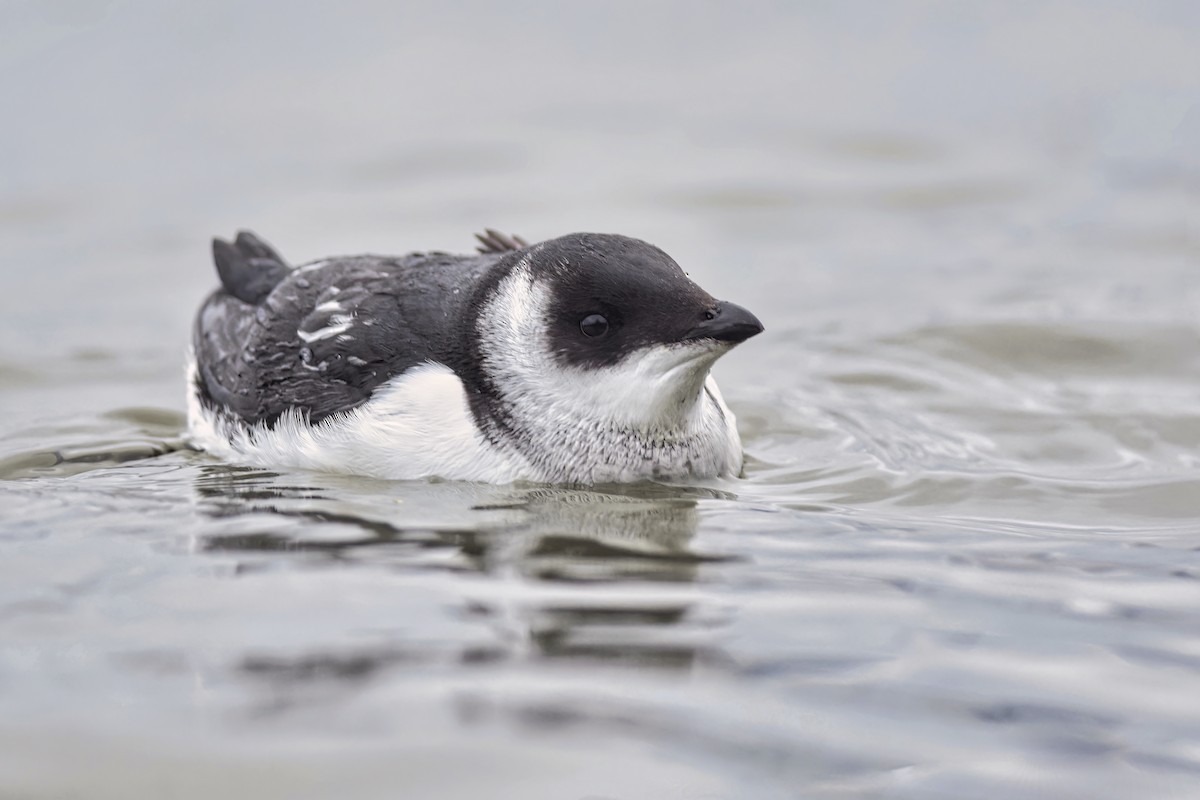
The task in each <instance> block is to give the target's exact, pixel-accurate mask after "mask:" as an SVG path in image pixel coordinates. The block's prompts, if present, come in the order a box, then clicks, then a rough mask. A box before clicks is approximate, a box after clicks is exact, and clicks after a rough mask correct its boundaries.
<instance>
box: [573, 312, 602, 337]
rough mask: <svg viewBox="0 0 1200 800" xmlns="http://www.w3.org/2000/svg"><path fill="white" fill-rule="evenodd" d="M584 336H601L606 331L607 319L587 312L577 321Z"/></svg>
mask: <svg viewBox="0 0 1200 800" xmlns="http://www.w3.org/2000/svg"><path fill="white" fill-rule="evenodd" d="M579 330H581V331H583V335H584V336H603V335H604V334H605V333H607V332H608V320H607V319H605V318H604V317H603V316H602V315H600V314H588V315H587V316H586V317H584V318H583V320H582V321H581V322H580V323H579Z"/></svg>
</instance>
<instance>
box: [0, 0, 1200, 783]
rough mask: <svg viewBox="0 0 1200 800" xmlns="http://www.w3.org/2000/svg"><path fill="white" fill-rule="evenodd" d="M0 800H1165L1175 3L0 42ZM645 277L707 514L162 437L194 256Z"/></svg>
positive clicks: (1181, 609)
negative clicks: (473, 259) (669, 328)
mask: <svg viewBox="0 0 1200 800" xmlns="http://www.w3.org/2000/svg"><path fill="white" fill-rule="evenodd" d="M0 67H2V69H0V107H2V108H3V109H4V112H5V113H4V118H5V121H4V124H3V125H0V169H2V175H0V177H2V180H0V264H2V266H0V269H2V272H0V304H2V305H0V310H2V312H3V313H2V314H0V474H2V476H3V478H4V480H2V481H0V508H2V509H3V514H2V517H0V796H4V797H23V798H26V797H92V798H104V797H112V798H130V797H167V796H171V797H206V796H211V795H213V794H215V793H223V794H225V795H227V796H229V795H232V796H244V797H256V798H271V797H280V798H283V797H288V798H299V797H329V796H334V795H337V796H347V797H362V798H366V797H413V798H425V797H429V798H434V797H436V798H485V797H487V798H490V797H507V796H520V797H523V798H526V800H536V798H581V799H582V798H589V800H600V798H605V799H606V800H607V799H611V798H646V797H654V798H797V797H805V798H811V797H893V798H976V797H978V798H997V797H1062V798H1068V797H1070V798H1079V797H1087V798H1129V797H1155V798H1193V797H1197V796H1200V326H1198V324H1197V323H1198V321H1200V320H1198V309H1200V6H1197V5H1196V4H1195V3H1191V2H1187V1H1186V0H1179V1H1178V2H1138V3H1126V2H1106V1H1104V0H1095V1H1094V2H1088V1H1085V0H1077V1H1074V2H1048V3H1025V2H1015V3H989V4H984V3H972V4H964V3H950V2H944V3H939V2H916V1H915V0H910V1H907V2H895V3H873V2H837V3H834V2H815V1H814V2H786V3H785V2H774V3H772V2H763V3H753V4H731V3H724V4H717V3H698V2H693V3H683V2H656V3H652V4H651V3H630V2H613V3H607V4H583V3H562V4H551V3H531V2H509V3H505V4H490V3H482V2H464V3H425V2H406V3H385V2H370V1H365V2H347V3H341V4H337V5H336V6H334V5H332V4H329V5H327V6H326V7H325V8H324V9H321V10H317V9H313V8H310V7H304V8H302V7H301V6H300V5H297V4H291V3H283V2H278V0H271V1H268V2H256V3H233V2H225V1H221V2H207V3H203V4H199V3H194V4H185V3H151V2H139V1H137V0H131V1H130V2H113V3H103V2H88V1H87V0H78V1H76V2H60V3H53V4H51V3H40V2H7V3H4V4H0ZM484 225H489V226H495V227H499V228H501V229H504V230H511V231H514V232H517V233H519V234H521V235H524V236H525V237H527V238H530V239H542V238H549V237H552V236H556V235H559V234H562V233H565V232H568V231H572V230H599V231H610V232H620V233H625V234H628V235H633V236H639V237H641V238H644V239H647V240H649V241H651V242H654V243H655V244H658V245H660V246H661V247H663V248H664V249H666V250H667V251H668V252H669V253H671V254H672V255H674V256H675V257H676V259H677V260H678V261H679V262H680V263H681V264H682V265H684V268H685V269H687V270H689V272H690V273H691V274H692V276H693V277H694V278H696V279H697V280H698V282H699V283H701V284H702V285H703V286H705V288H707V289H709V290H710V291H711V292H712V293H713V294H715V295H716V296H718V297H726V298H729V299H731V300H735V301H737V302H739V303H742V304H744V305H746V306H748V307H749V308H751V309H752V310H754V311H755V312H756V313H757V314H758V315H759V316H760V317H761V318H762V319H763V320H764V322H765V323H766V325H767V333H766V334H764V335H763V336H761V337H759V338H756V339H754V340H753V341H751V342H749V343H747V344H746V345H745V346H743V347H741V348H739V349H738V350H737V351H735V352H734V353H733V354H732V355H731V356H729V357H728V358H727V359H725V361H724V362H723V363H721V364H720V365H719V367H718V370H717V372H718V377H719V378H720V379H721V381H722V387H723V389H724V392H725V395H726V397H727V398H728V400H729V402H730V405H731V406H732V407H733V409H734V411H735V412H736V413H737V414H738V415H739V419H740V422H741V428H742V431H743V438H744V440H745V442H746V445H747V450H748V465H747V470H746V477H745V479H744V480H739V481H731V482H715V483H710V484H706V485H703V486H690V487H689V486H660V485H647V486H636V487H596V488H595V489H592V490H584V489H568V488H561V487H543V486H497V487H494V486H479V485H469V484H453V483H439V482H428V483H386V482H377V481H369V480H363V479H358V478H350V477H336V476H322V475H314V474H305V473H293V474H274V473H268V472H263V471H255V470H246V469H239V468H236V467H231V466H227V465H222V464H220V463H218V462H216V461H214V460H212V459H210V458H208V457H207V456H205V455H203V454H198V453H195V452H191V451H189V450H186V449H180V445H181V435H182V424H183V418H182V408H183V382H182V371H183V367H182V356H183V350H184V347H185V344H186V341H187V338H188V330H189V326H190V323H191V317H192V314H193V313H194V310H195V308H196V307H197V305H198V303H199V301H200V300H201V298H202V297H203V295H204V294H205V293H206V292H207V291H209V290H210V289H211V288H212V287H213V286H214V284H215V277H214V274H213V270H212V267H211V264H210V261H209V254H208V239H209V237H210V236H212V235H214V234H221V235H229V234H231V233H232V232H233V231H234V230H235V229H237V228H239V227H249V228H253V229H254V230H256V231H257V232H259V233H260V234H262V235H263V236H264V237H266V238H267V239H268V240H270V241H272V242H273V243H274V244H276V245H277V246H278V247H279V248H280V250H281V251H282V252H283V253H284V254H285V255H286V256H287V257H289V258H290V259H292V260H293V261H297V262H298V261H304V260H310V259H314V258H317V257H320V256H324V255H329V254H333V253H352V252H363V251H370V252H385V253H386V252H393V253H394V252H403V251H406V250H410V249H447V250H456V249H457V250H467V249H469V248H470V247H471V246H472V244H471V234H472V232H473V231H475V230H478V229H480V228H481V227H483V226H484Z"/></svg>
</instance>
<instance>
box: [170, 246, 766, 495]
mask: <svg viewBox="0 0 1200 800" xmlns="http://www.w3.org/2000/svg"><path fill="white" fill-rule="evenodd" d="M477 238H478V239H479V241H480V245H479V248H478V249H479V252H478V253H477V254H473V255H451V254H448V253H444V252H424V253H410V254H408V255H404V256H398V257H391V256H376V255H358V256H342V257H335V258H326V259H321V260H319V261H314V262H312V263H308V264H304V265H301V266H298V267H292V266H291V265H289V264H288V263H287V262H286V261H284V259H283V258H282V257H280V255H279V254H278V253H277V252H276V251H275V249H274V248H272V247H271V246H270V245H268V244H267V243H266V242H264V241H263V240H262V239H260V238H258V237H257V236H255V235H254V234H253V233H250V232H248V231H241V232H239V233H238V234H237V236H236V238H235V239H234V240H233V241H232V242H230V241H225V240H222V239H214V240H213V258H214V261H215V262H216V267H217V274H218V276H219V277H220V281H221V286H220V288H219V289H217V290H216V291H215V292H213V293H212V294H211V295H210V296H209V297H208V299H207V300H205V301H204V304H203V305H202V307H201V308H200V311H199V313H198V315H197V317H196V321H195V327H194V330H193V336H192V348H191V357H190V359H189V365H188V386H189V396H188V431H189V437H190V439H191V441H192V443H193V444H194V445H196V446H197V447H199V448H201V449H203V450H206V451H208V452H210V453H212V454H214V455H216V456H219V457H221V458H224V459H227V460H229V461H232V462H235V463H240V464H246V465H251V466H258V467H266V468H281V467H282V468H290V467H294V468H301V469H312V470H318V471H326V472H342V473H350V474H359V475H368V476H374V477H378V478H389V479H412V478H426V477H440V478H445V479H450V480H473V481H487V482H492V483H507V482H511V481H517V480H528V481H542V482H551V483H582V484H595V483H606V482H632V481H639V480H647V479H686V478H709V477H718V476H727V477H728V476H736V475H738V474H740V472H741V469H742V461H743V454H742V444H741V440H740V438H739V436H738V432H737V427H736V420H735V418H734V415H733V413H732V412H731V411H730V410H729V408H728V407H727V406H726V404H725V401H724V400H723V399H722V397H721V392H720V390H719V389H718V388H717V384H716V381H715V380H714V379H713V378H712V376H711V375H710V369H711V367H712V365H713V362H715V361H716V360H717V359H718V358H720V357H721V356H722V355H724V354H725V353H726V352H728V351H729V350H730V349H731V348H732V347H733V346H734V345H736V344H738V343H740V342H742V341H744V340H746V339H748V338H750V337H751V336H754V335H756V334H758V333H760V332H761V331H762V330H763V326H762V324H761V323H760V322H759V321H758V319H757V318H756V317H755V316H754V315H753V314H751V313H750V312H749V311H747V310H746V309H744V308H741V307H740V306H736V305H734V304H732V303H729V302H721V301H717V300H716V299H714V298H713V297H712V296H711V295H709V294H708V293H707V292H705V291H704V290H703V289H701V288H700V287H699V286H697V285H696V284H695V283H693V282H692V281H691V280H690V279H689V278H688V277H687V275H685V274H684V272H683V270H682V269H681V268H680V267H679V265H678V264H676V263H675V261H674V260H672V259H671V257H670V256H668V255H667V254H666V253H664V252H663V251H662V250H660V249H658V248H657V247H654V246H652V245H650V244H647V243H646V242H643V241H640V240H638V239H633V238H629V237H626V236H618V235H611V234H597V233H573V234H569V235H567V236H562V237H559V238H556V239H550V240H547V241H543V242H539V243H536V244H532V245H531V244H528V243H527V242H526V241H525V240H523V239H521V238H519V237H515V236H506V235H504V234H500V233H497V232H495V231H492V230H488V231H487V232H486V233H485V234H482V235H477Z"/></svg>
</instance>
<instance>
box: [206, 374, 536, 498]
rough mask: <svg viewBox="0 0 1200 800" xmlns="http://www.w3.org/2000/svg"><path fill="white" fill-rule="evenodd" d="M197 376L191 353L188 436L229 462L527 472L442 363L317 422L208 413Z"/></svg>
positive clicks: (469, 476) (358, 470) (466, 474)
mask: <svg viewBox="0 0 1200 800" xmlns="http://www.w3.org/2000/svg"><path fill="white" fill-rule="evenodd" d="M195 378H196V366H195V362H194V360H191V359H189V364H188V386H189V392H188V435H189V437H190V439H191V440H192V443H193V444H195V445H196V446H197V447H200V448H202V449H204V450H207V451H208V452H210V453H212V454H213V455H216V456H219V457H221V458H224V459H227V460H229V461H232V462H235V463H239V464H246V465H248V466H257V467H296V468H300V469H312V470H319V471H322V472H345V473H351V474H355V475H369V476H372V477H377V478H392V479H409V478H424V477H430V476H439V477H443V478H448V479H451V480H476V481H490V482H493V483H506V482H509V481H513V480H517V479H519V478H523V477H529V468H528V465H527V464H525V463H524V461H523V460H522V459H520V457H518V456H514V455H510V454H506V453H502V452H500V451H498V450H496V449H495V448H493V447H492V446H491V445H489V444H488V443H487V441H485V440H484V439H483V438H482V437H481V436H480V435H479V434H478V432H477V431H476V429H475V424H474V420H473V419H472V417H471V412H470V409H469V408H468V407H467V398H466V393H465V392H464V391H463V386H462V382H461V381H459V379H458V377H457V376H456V375H455V374H454V373H453V372H452V371H451V370H450V369H449V368H447V367H445V366H443V365H441V364H436V363H427V364H422V365H421V366H417V367H414V368H412V369H410V370H408V371H407V372H405V373H403V374H402V375H398V376H396V377H395V378H392V379H391V380H390V381H388V382H387V383H386V384H384V385H383V386H381V387H380V388H379V389H378V390H377V391H376V392H375V394H374V395H373V396H372V397H371V399H370V400H368V401H367V402H366V403H364V404H363V405H361V406H359V407H357V408H355V409H352V410H350V411H346V412H343V413H341V414H336V415H334V416H332V417H329V418H327V419H325V420H322V421H321V422H320V423H318V424H316V425H310V424H309V423H308V421H307V420H305V419H304V418H302V416H301V415H300V414H299V413H297V412H295V411H289V412H287V413H286V414H284V416H282V417H281V418H280V419H279V420H278V421H277V422H276V423H275V425H274V427H272V428H271V429H267V428H266V427H264V426H261V425H257V426H253V427H251V426H247V425H245V424H243V423H241V422H240V421H236V420H231V419H229V418H228V417H227V416H226V415H224V414H214V413H213V412H212V411H210V410H209V409H208V408H207V407H206V406H205V405H204V404H202V403H201V402H200V399H199V397H198V396H197V395H196V392H195V390H194V388H193V387H194V386H195Z"/></svg>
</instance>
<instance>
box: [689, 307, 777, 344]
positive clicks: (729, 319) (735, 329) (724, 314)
mask: <svg viewBox="0 0 1200 800" xmlns="http://www.w3.org/2000/svg"><path fill="white" fill-rule="evenodd" d="M762 332H763V324H762V323H761V322H759V321H758V317H756V316H754V315H753V314H751V313H750V312H749V311H747V310H746V309H744V308H742V307H741V306H735V305H734V304H733V303H726V302H720V303H717V304H716V305H715V306H713V307H712V308H710V309H709V310H708V311H707V312H705V318H704V319H703V320H701V322H700V324H698V325H697V326H696V327H694V328H692V329H691V330H690V331H688V332H687V333H685V334H684V335H683V341H685V342H686V341H689V340H693V339H716V340H717V341H718V342H733V343H734V344H737V343H738V342H744V341H746V340H747V339H749V338H750V337H751V336H756V335H758V334H760V333H762Z"/></svg>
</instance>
